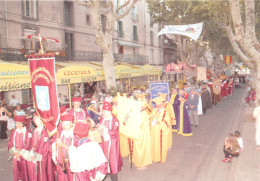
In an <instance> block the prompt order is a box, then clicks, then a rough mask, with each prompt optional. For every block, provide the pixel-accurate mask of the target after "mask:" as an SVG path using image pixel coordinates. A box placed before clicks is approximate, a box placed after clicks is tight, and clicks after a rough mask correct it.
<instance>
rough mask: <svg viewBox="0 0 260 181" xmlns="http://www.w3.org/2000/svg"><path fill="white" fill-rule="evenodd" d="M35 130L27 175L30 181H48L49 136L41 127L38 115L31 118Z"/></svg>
mask: <svg viewBox="0 0 260 181" xmlns="http://www.w3.org/2000/svg"><path fill="white" fill-rule="evenodd" d="M33 121H34V124H35V125H36V129H35V130H34V132H33V137H32V144H31V150H30V159H29V161H28V175H29V180H30V181H41V180H48V179H47V178H48V176H47V174H48V171H47V166H48V149H49V135H48V133H47V131H46V129H45V128H44V126H43V123H42V121H41V119H40V117H39V116H38V115H34V117H33Z"/></svg>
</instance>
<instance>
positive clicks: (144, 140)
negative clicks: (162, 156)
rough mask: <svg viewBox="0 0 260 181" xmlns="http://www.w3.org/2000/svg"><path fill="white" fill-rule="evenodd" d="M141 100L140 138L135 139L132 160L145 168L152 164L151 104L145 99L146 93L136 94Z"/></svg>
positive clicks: (136, 164) (139, 167) (139, 166)
mask: <svg viewBox="0 0 260 181" xmlns="http://www.w3.org/2000/svg"><path fill="white" fill-rule="evenodd" d="M136 96H137V97H138V99H139V101H142V108H141V123H140V132H139V138H138V139H137V140H134V139H133V142H132V144H133V145H132V146H133V155H132V161H133V163H134V164H135V166H136V167H137V168H138V169H145V168H146V166H147V165H150V164H152V162H153V158H152V150H151V134H150V123H149V116H150V113H151V112H150V111H149V109H147V108H149V105H148V103H147V101H146V99H145V94H137V95H136Z"/></svg>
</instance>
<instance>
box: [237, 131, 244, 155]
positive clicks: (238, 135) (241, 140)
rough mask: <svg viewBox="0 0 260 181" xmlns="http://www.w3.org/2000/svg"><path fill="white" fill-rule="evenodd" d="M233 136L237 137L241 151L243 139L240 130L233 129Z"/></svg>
mask: <svg viewBox="0 0 260 181" xmlns="http://www.w3.org/2000/svg"><path fill="white" fill-rule="evenodd" d="M235 137H236V138H237V142H238V144H239V146H240V152H241V151H243V148H244V145H243V139H242V137H241V136H240V132H239V131H235Z"/></svg>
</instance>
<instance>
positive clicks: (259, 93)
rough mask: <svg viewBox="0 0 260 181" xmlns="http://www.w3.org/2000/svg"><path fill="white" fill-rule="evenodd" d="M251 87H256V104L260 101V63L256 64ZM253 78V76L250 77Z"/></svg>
mask: <svg viewBox="0 0 260 181" xmlns="http://www.w3.org/2000/svg"><path fill="white" fill-rule="evenodd" d="M254 75H255V76H254V79H253V82H252V84H253V86H254V85H255V86H256V100H257V104H258V100H260V61H258V62H257V67H256V70H255V72H254ZM252 76H253V75H252Z"/></svg>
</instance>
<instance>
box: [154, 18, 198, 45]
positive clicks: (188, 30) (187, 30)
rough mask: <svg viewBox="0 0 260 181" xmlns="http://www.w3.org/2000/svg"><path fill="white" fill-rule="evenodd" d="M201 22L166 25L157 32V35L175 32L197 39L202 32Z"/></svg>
mask: <svg viewBox="0 0 260 181" xmlns="http://www.w3.org/2000/svg"><path fill="white" fill-rule="evenodd" d="M202 28H203V22H201V23H197V24H189V25H167V26H165V27H164V28H163V29H162V30H161V31H160V32H159V33H158V36H160V35H163V34H177V35H184V36H188V37H190V38H191V39H193V40H195V41H197V39H198V38H199V37H200V34H201V32H202Z"/></svg>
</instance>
